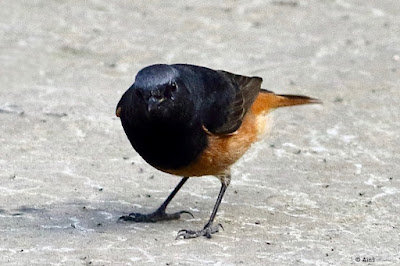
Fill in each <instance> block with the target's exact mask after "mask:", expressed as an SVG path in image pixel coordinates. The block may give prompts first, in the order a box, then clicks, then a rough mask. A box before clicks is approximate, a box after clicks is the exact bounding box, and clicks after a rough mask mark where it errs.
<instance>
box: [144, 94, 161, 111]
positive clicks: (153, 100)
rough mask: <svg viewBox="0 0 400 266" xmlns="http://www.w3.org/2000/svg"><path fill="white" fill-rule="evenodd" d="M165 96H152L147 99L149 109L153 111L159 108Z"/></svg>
mask: <svg viewBox="0 0 400 266" xmlns="http://www.w3.org/2000/svg"><path fill="white" fill-rule="evenodd" d="M164 100H165V98H162V97H156V96H151V97H150V98H149V100H148V101H147V111H148V112H149V113H151V112H152V111H153V110H155V109H157V107H158V105H159V104H160V103H162V102H163V101H164Z"/></svg>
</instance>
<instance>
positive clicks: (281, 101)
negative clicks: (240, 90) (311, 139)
mask: <svg viewBox="0 0 400 266" xmlns="http://www.w3.org/2000/svg"><path fill="white" fill-rule="evenodd" d="M311 103H322V102H321V101H320V100H318V99H314V98H310V97H307V96H302V95H285V94H281V95H279V94H275V93H273V92H272V91H267V90H261V91H260V93H259V94H258V96H257V98H256V100H255V101H254V104H253V106H252V107H251V111H252V112H253V113H254V114H256V115H257V114H261V113H267V112H269V111H272V110H273V109H275V108H279V107H284V106H292V105H300V104H311Z"/></svg>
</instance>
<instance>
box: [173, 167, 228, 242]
mask: <svg viewBox="0 0 400 266" xmlns="http://www.w3.org/2000/svg"><path fill="white" fill-rule="evenodd" d="M218 178H219V179H220V180H221V190H220V191H219V194H218V198H217V201H216V202H215V205H214V209H213V211H212V213H211V216H210V219H209V220H208V223H206V225H205V226H204V228H203V229H201V230H198V231H194V230H187V229H183V230H180V231H179V232H178V235H177V236H176V238H177V239H178V238H180V237H183V238H185V239H186V238H195V237H199V236H205V237H207V238H211V235H212V234H214V233H217V232H218V231H219V228H220V227H221V228H222V229H224V228H223V227H222V225H221V224H217V225H214V219H215V216H216V214H217V211H218V208H219V205H220V204H221V201H222V197H223V196H224V194H225V191H226V189H227V188H228V186H229V183H230V181H231V176H230V175H225V176H219V177H218Z"/></svg>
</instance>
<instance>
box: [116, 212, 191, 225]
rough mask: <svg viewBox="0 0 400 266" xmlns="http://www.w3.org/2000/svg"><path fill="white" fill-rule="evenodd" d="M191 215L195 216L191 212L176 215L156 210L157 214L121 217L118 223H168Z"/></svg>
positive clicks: (135, 214)
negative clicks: (183, 215)
mask: <svg viewBox="0 0 400 266" xmlns="http://www.w3.org/2000/svg"><path fill="white" fill-rule="evenodd" d="M184 213H186V214H189V215H190V216H192V217H193V218H194V216H193V214H192V213H191V212H189V211H180V212H174V213H166V212H165V210H160V209H158V210H156V211H155V212H152V213H149V214H142V213H136V212H133V213H130V214H129V215H124V216H121V217H120V218H119V219H118V221H125V222H136V223H155V222H159V221H168V220H176V219H179V218H180V217H181V214H184Z"/></svg>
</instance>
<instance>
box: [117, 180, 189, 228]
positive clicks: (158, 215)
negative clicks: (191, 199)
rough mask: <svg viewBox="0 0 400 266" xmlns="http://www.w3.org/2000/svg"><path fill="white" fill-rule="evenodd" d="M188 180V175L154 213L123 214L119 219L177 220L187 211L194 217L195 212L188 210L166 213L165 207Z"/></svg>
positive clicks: (150, 221) (153, 221)
mask: <svg viewBox="0 0 400 266" xmlns="http://www.w3.org/2000/svg"><path fill="white" fill-rule="evenodd" d="M187 180H188V177H184V178H182V180H181V181H180V182H179V184H178V185H177V186H176V187H175V189H174V190H173V191H172V192H171V194H169V196H168V198H167V199H166V200H165V201H164V203H163V204H161V206H160V207H159V208H158V209H157V210H155V211H154V212H152V213H149V214H142V213H135V212H133V213H130V214H129V215H125V216H121V217H120V218H119V221H121V220H122V221H128V222H137V223H155V222H158V221H165V220H175V219H179V218H180V217H181V214H183V213H187V214H189V215H191V216H192V217H193V214H192V213H190V212H188V211H179V212H175V213H166V212H165V209H166V208H167V206H168V204H169V202H170V201H171V200H172V199H173V198H174V196H175V195H176V193H177V192H178V191H179V189H180V188H181V187H182V186H183V184H185V182H186V181H187Z"/></svg>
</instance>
